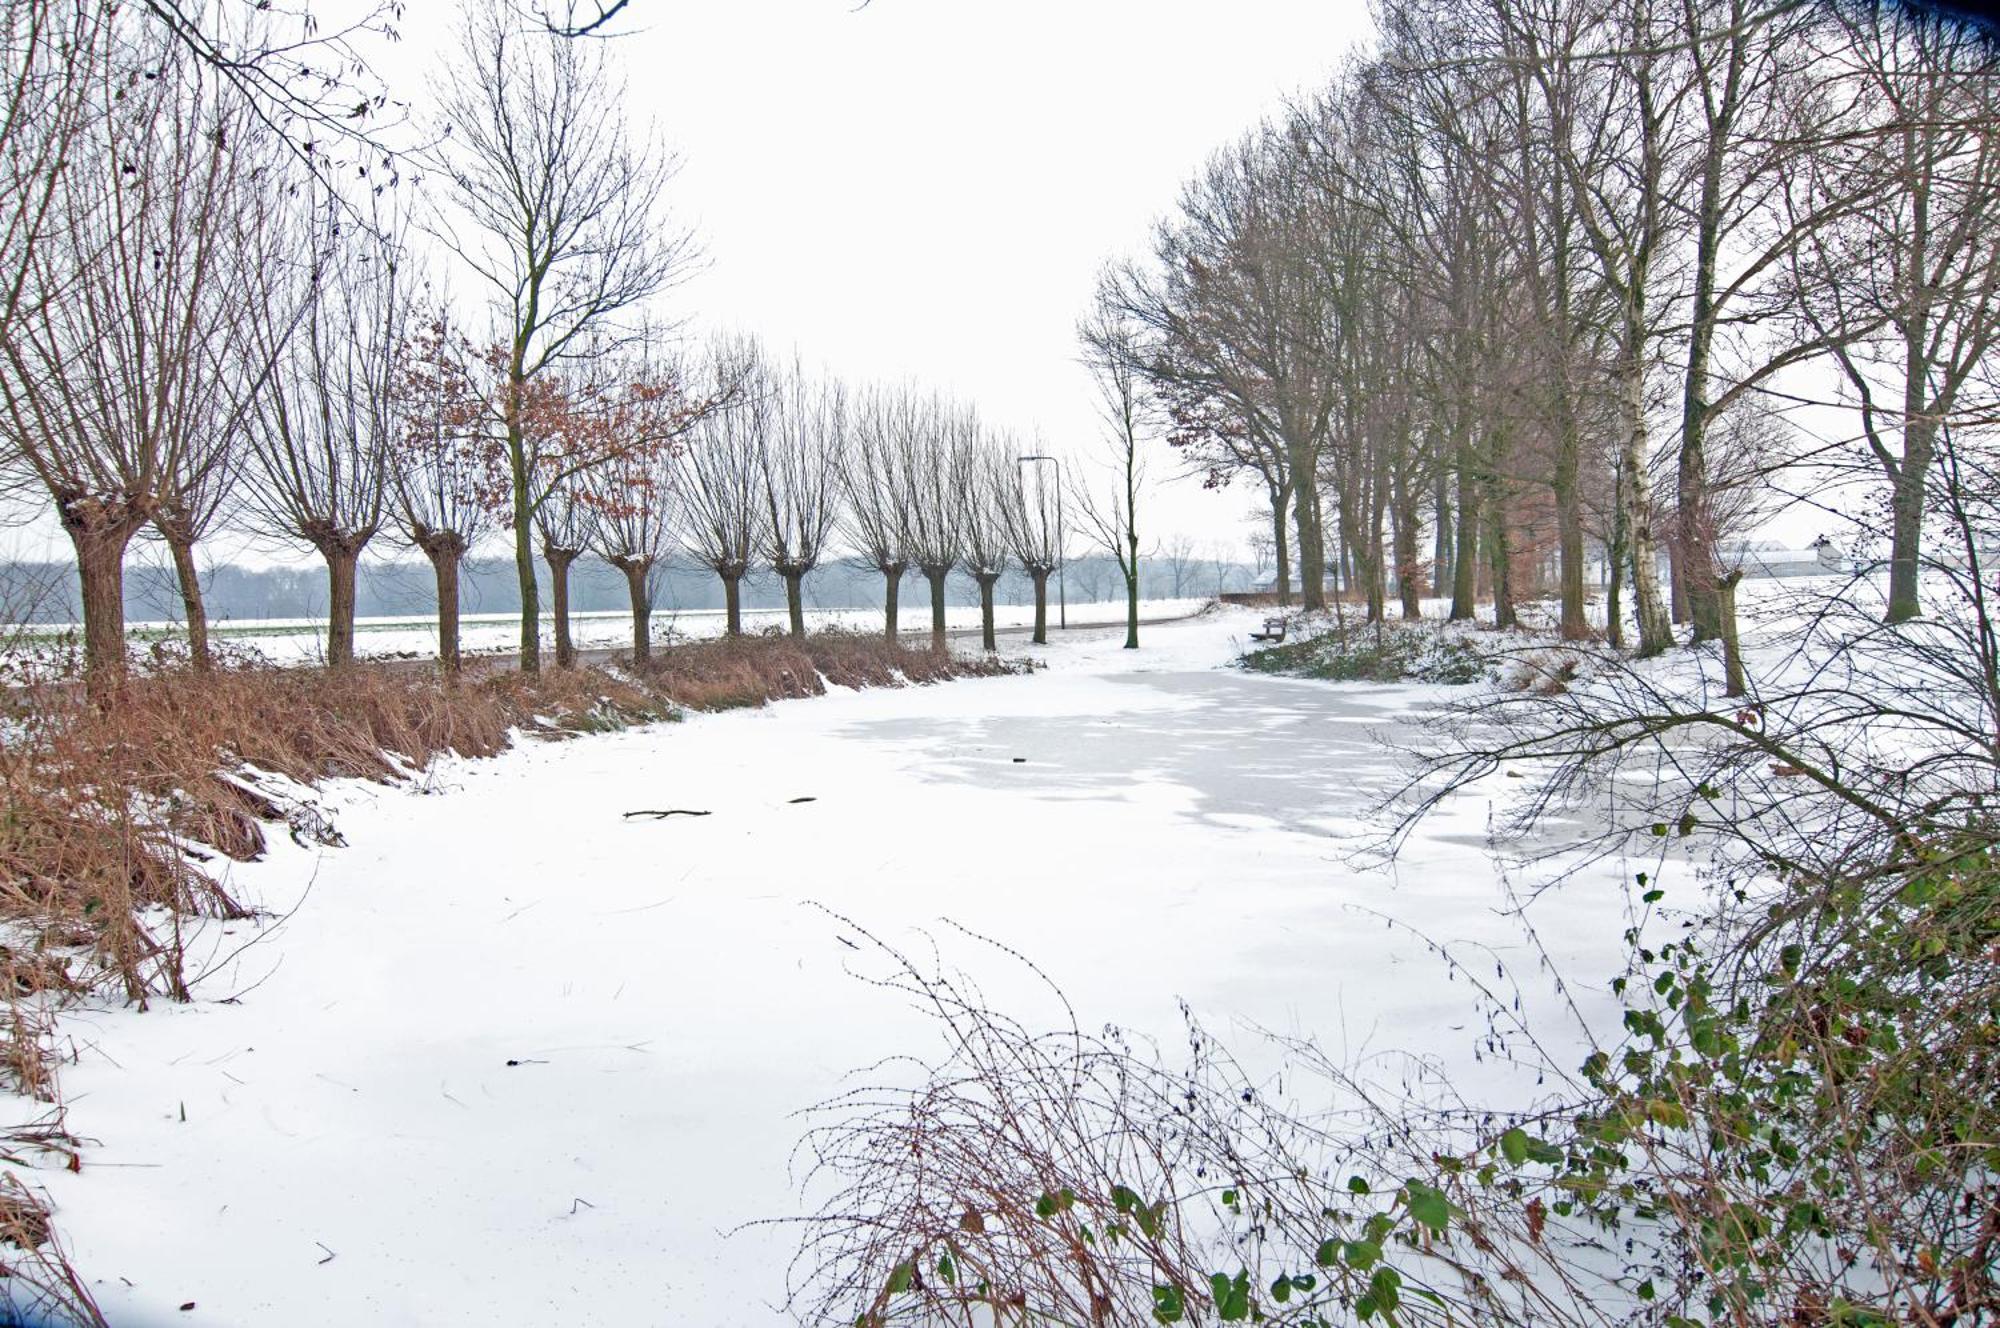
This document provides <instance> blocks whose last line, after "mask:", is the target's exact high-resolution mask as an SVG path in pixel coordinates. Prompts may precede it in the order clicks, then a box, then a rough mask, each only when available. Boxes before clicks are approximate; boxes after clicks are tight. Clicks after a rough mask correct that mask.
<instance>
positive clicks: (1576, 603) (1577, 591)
mask: <svg viewBox="0 0 2000 1328" xmlns="http://www.w3.org/2000/svg"><path fill="white" fill-rule="evenodd" d="M1560 428H1561V430H1562V437H1561V439H1560V440H1559V441H1558V443H1557V446H1556V464H1555V477H1554V483H1553V486H1552V487H1553V488H1554V489H1555V496H1556V552H1557V562H1556V576H1557V577H1558V579H1559V581H1560V583H1561V589H1560V594H1559V598H1560V600H1561V603H1562V622H1561V626H1560V628H1559V630H1560V631H1561V633H1562V638H1563V640H1565V641H1580V640H1582V639H1583V638H1585V637H1587V636H1589V635H1590V620H1589V619H1588V618H1586V617H1585V616H1584V612H1583V600H1584V594H1583V497H1582V494H1581V493H1580V492H1579V489H1578V478H1577V472H1578V452H1579V450H1580V446H1579V440H1578V438H1577V436H1576V426H1575V422H1574V421H1573V420H1569V419H1565V420H1563V421H1562V423H1561V425H1560Z"/></svg>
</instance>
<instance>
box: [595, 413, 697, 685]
mask: <svg viewBox="0 0 2000 1328" xmlns="http://www.w3.org/2000/svg"><path fill="white" fill-rule="evenodd" d="M676 465H677V463H676V459H675V455H674V451H673V449H672V448H670V447H654V448H649V449H647V450H645V451H643V452H636V453H633V452H628V453H627V454H626V455H625V456H624V457H623V458H621V459H620V460H619V461H617V462H615V463H614V464H612V465H608V466H600V467H597V468H595V469H593V470H591V471H589V472H588V473H587V474H586V475H584V476H583V477H582V478H581V480H580V483H581V484H582V486H583V489H584V492H585V494H586V495H587V500H588V502H589V504H590V507H591V509H592V511H593V514H594V515H593V517H592V520H591V535H592V539H593V541H594V543H593V547H594V548H595V549H596V550H597V555H598V557H600V558H602V559H604V561H605V562H607V563H610V564H611V565H612V566H613V567H615V568H617V569H618V570H619V571H620V572H622V573H624V576H625V591H626V595H627V598H628V599H629V601H630V603H631V606H632V662H633V664H635V665H643V664H645V663H646V662H647V661H648V660H650V659H651V658H652V657H653V590H654V584H653V582H654V576H655V573H656V571H657V570H658V568H659V566H660V564H661V563H662V562H663V561H664V560H665V559H666V558H667V557H668V556H670V555H671V554H672V552H673V550H674V544H675V533H676V523H675V514H674V508H675V505H676V504H677V502H678V495H677V493H676V488H677V485H676V478H675V470H676Z"/></svg>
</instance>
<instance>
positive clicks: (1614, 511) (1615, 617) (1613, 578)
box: [1604, 464, 1626, 650]
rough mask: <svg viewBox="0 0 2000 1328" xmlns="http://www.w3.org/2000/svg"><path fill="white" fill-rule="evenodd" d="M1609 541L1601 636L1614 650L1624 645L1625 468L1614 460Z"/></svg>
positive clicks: (1605, 558)
mask: <svg viewBox="0 0 2000 1328" xmlns="http://www.w3.org/2000/svg"><path fill="white" fill-rule="evenodd" d="M1611 486H1612V502H1611V545H1610V547H1609V548H1607V549H1605V551H1604V578H1605V585H1604V639H1605V640H1606V641H1608V642H1610V644H1611V648H1612V649H1613V650H1622V649H1624V648H1625V606H1624V603H1623V598H1624V589H1625V544H1626V539H1625V469H1624V467H1623V466H1621V465H1616V464H1614V465H1613V467H1612V474H1611Z"/></svg>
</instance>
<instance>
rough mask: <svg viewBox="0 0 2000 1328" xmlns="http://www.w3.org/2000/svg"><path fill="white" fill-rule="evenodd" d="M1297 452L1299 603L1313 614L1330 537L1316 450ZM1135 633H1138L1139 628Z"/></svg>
mask: <svg viewBox="0 0 2000 1328" xmlns="http://www.w3.org/2000/svg"><path fill="white" fill-rule="evenodd" d="M1295 452H1296V453H1297V455H1294V457H1293V459H1292V474H1293V475H1294V476H1295V478H1294V479H1293V481H1292V521H1293V524H1294V525H1295V526H1296V527H1297V528H1298V532H1299V603H1300V604H1301V605H1302V606H1303V607H1304V608H1305V610H1306V612H1308V613H1312V612H1315V611H1317V610H1323V609H1325V608H1326V539H1325V534H1324V532H1322V531H1321V529H1320V519H1319V484H1318V481H1316V480H1315V479H1314V478H1313V470H1312V467H1313V457H1312V449H1311V448H1298V449H1295ZM1136 587H1137V582H1136V581H1135V582H1134V589H1133V592H1132V593H1133V594H1134V595H1135V596H1136V595H1137V593H1138V591H1137V588H1136ZM1133 635H1134V636H1135V637H1136V636H1137V631H1136V630H1135V631H1134V633H1133ZM1134 644H1136V641H1135V643H1134Z"/></svg>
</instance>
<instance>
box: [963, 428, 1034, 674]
mask: <svg viewBox="0 0 2000 1328" xmlns="http://www.w3.org/2000/svg"><path fill="white" fill-rule="evenodd" d="M968 423H970V421H969V420H968ZM974 427H975V428H976V427H977V426H976V425H975V426H974ZM971 447H972V453H973V456H972V464H971V467H970V468H969V470H968V472H967V476H966V478H967V480H968V481H969V483H968V484H967V487H966V493H965V508H964V512H965V527H964V529H965V553H964V555H963V557H962V558H961V559H960V563H961V565H962V566H963V567H964V568H965V571H966V575H968V576H970V577H971V578H972V579H973V581H974V582H975V583H977V585H978V586H979V644H980V647H981V649H984V650H987V651H989V652H990V651H995V650H998V649H999V648H1000V646H999V642H998V640H997V639H996V637H995V635H994V625H993V588H994V587H995V586H997V585H998V584H999V583H1000V578H1001V577H1002V576H1003V575H1005V574H1006V571H1007V553H1008V550H1009V549H1010V548H1011V547H1012V543H1013V539H1012V536H1013V523H1012V522H1011V521H1009V519H1008V515H1007V506H1008V494H1009V493H1010V492H1018V491H1019V488H1020V483H1021V474H1020V464H1019V462H1017V461H1016V460H1015V456H1016V455H1017V454H1018V453H1019V451H1020V448H1019V447H1018V446H1017V445H1016V444H1015V442H1014V441H1013V439H1012V438H1011V437H1009V436H1008V435H1006V434H1004V433H986V432H984V431H981V432H980V433H978V434H977V435H976V436H975V439H974V441H973V442H972V444H971Z"/></svg>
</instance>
